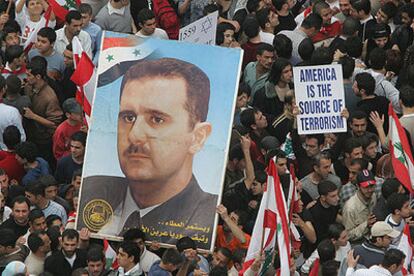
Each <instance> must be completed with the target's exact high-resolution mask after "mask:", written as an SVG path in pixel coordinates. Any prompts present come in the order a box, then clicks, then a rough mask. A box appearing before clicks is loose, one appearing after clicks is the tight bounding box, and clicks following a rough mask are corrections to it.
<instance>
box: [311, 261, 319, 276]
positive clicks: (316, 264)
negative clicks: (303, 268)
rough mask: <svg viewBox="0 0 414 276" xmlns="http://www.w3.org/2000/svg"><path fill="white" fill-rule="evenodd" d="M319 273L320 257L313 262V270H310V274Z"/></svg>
mask: <svg viewBox="0 0 414 276" xmlns="http://www.w3.org/2000/svg"><path fill="white" fill-rule="evenodd" d="M318 275H319V258H317V259H316V260H315V261H314V262H313V266H312V269H311V271H310V272H309V276H318Z"/></svg>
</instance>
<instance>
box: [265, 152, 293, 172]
mask: <svg viewBox="0 0 414 276" xmlns="http://www.w3.org/2000/svg"><path fill="white" fill-rule="evenodd" d="M271 158H275V166H276V169H277V173H278V175H279V176H280V175H284V174H286V173H288V158H287V155H286V153H285V152H284V151H282V150H281V149H278V148H277V149H272V150H270V151H269V152H267V153H266V155H265V164H266V165H267V164H268V163H269V160H270V159H271Z"/></svg>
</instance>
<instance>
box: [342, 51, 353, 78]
mask: <svg viewBox="0 0 414 276" xmlns="http://www.w3.org/2000/svg"><path fill="white" fill-rule="evenodd" d="M339 64H341V65H342V77H343V78H344V80H351V77H352V74H353V73H354V70H355V60H354V59H353V58H351V57H349V56H343V57H341V58H340V59H339Z"/></svg>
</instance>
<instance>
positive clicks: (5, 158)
mask: <svg viewBox="0 0 414 276" xmlns="http://www.w3.org/2000/svg"><path fill="white" fill-rule="evenodd" d="M0 168H2V169H3V170H5V171H6V174H7V175H8V177H9V179H10V180H12V179H16V180H17V181H18V182H19V183H20V181H21V180H22V177H23V176H24V175H25V174H26V172H25V170H24V168H23V166H22V165H21V164H20V163H19V162H17V160H16V154H15V153H13V152H9V151H0Z"/></svg>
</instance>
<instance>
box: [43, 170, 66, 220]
mask: <svg viewBox="0 0 414 276" xmlns="http://www.w3.org/2000/svg"><path fill="white" fill-rule="evenodd" d="M38 180H39V182H40V183H42V184H43V185H44V186H45V197H46V198H47V199H50V200H53V201H55V202H56V203H57V204H59V205H62V207H63V208H65V211H66V213H68V214H69V212H70V211H71V210H72V207H71V205H70V204H69V203H68V202H67V201H66V200H65V199H63V198H62V197H60V196H58V186H59V184H62V183H58V182H57V181H56V179H55V178H54V177H53V175H50V174H48V175H42V176H41V177H39V179H38Z"/></svg>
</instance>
